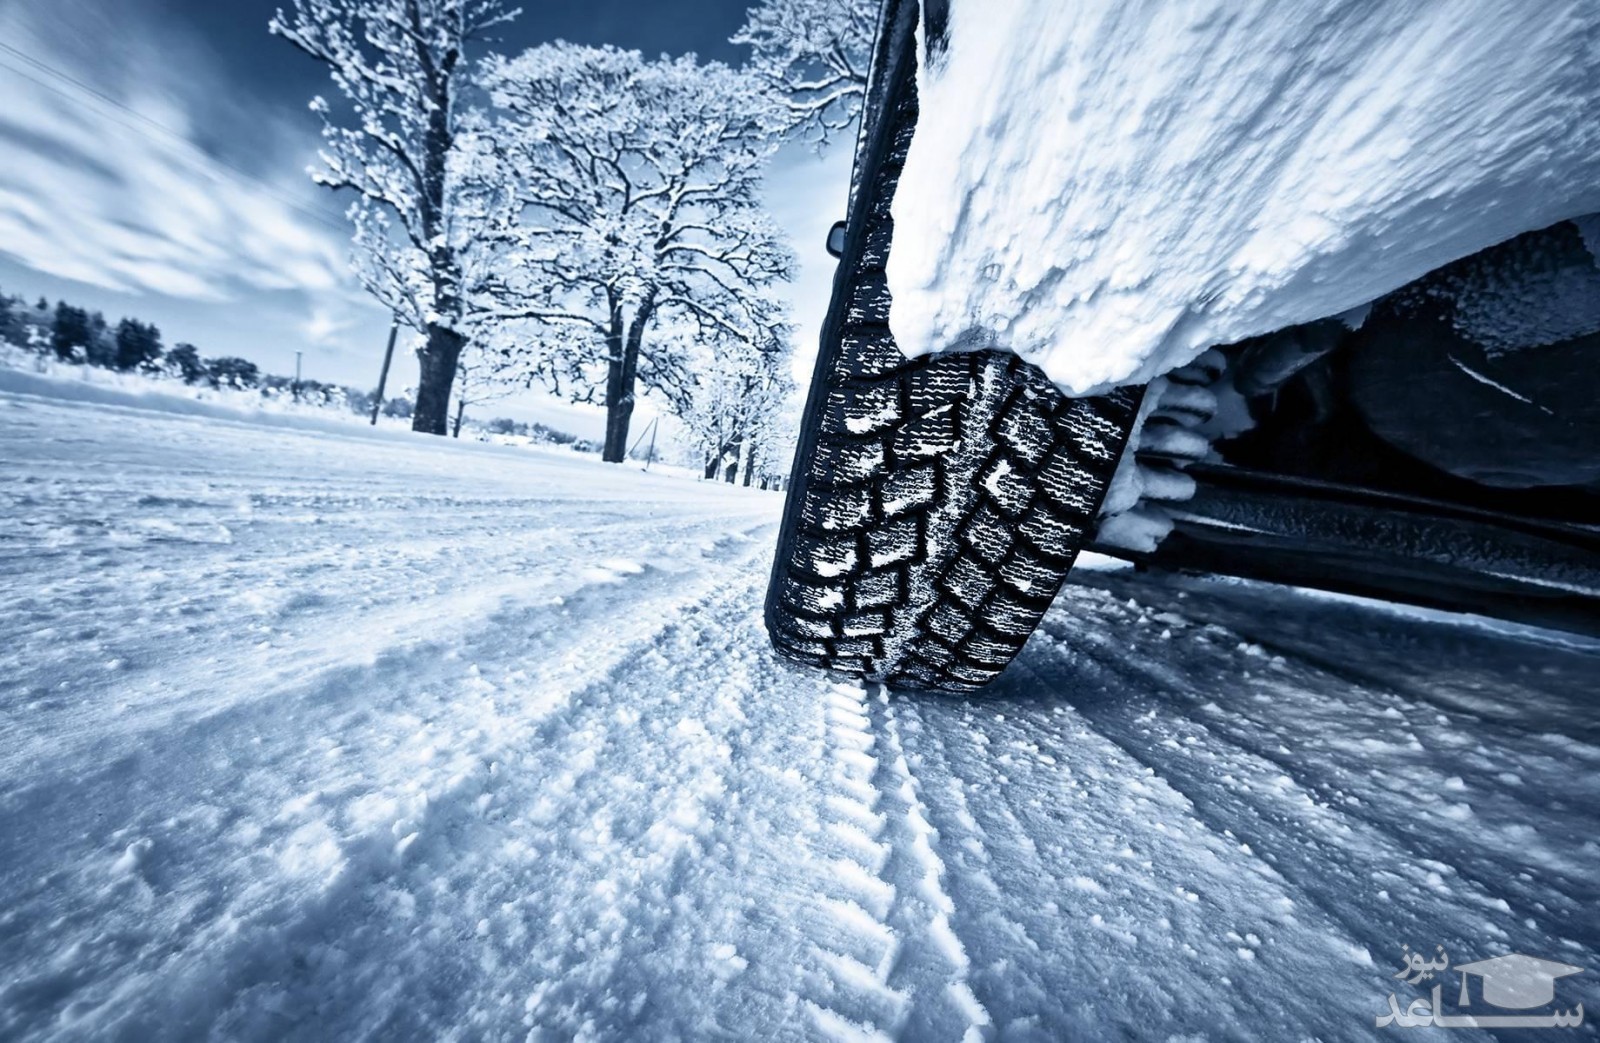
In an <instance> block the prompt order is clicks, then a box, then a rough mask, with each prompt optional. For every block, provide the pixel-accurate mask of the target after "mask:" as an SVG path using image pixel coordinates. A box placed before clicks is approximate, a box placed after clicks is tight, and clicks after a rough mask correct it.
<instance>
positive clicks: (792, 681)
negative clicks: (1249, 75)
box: [0, 394, 1600, 1040]
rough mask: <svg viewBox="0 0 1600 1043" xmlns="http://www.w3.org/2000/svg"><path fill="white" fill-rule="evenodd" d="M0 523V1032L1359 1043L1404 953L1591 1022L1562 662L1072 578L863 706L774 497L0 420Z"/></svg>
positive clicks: (328, 448)
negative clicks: (1033, 617)
mask: <svg viewBox="0 0 1600 1043" xmlns="http://www.w3.org/2000/svg"><path fill="white" fill-rule="evenodd" d="M0 497H3V499H4V503H5V510H4V512H3V515H0V559H3V566H0V568H3V576H4V584H3V588H0V605H3V615H0V621H3V622H0V626H3V627H4V633H3V638H4V639H3V641H0V684H3V694H0V730H3V732H0V845H3V846H0V1038H6V1039H41V1038H95V1039H130V1040H131V1039H158V1038H161V1039H178V1038H185V1039H187V1038H215V1039H251V1040H255V1039H260V1040H268V1039H284V1038H289V1039H339V1040H352V1039H384V1040H390V1039H435V1038H437V1039H462V1040H476V1039H524V1038H533V1039H568V1038H585V1039H621V1038H636V1039H649V1040H666V1039H707V1038H738V1039H757V1038H781V1039H809V1038H816V1039H873V1038H900V1039H906V1040H940V1039H962V1038H964V1037H967V1038H998V1039H1028V1038H1038V1039H1060V1038H1066V1039H1086V1040H1103V1039H1116V1038H1129V1039H1168V1038H1174V1037H1180V1036H1181V1037H1183V1038H1258V1039H1264V1040H1288V1039H1300V1038H1309V1037H1313V1036H1315V1037H1318V1038H1322V1039H1367V1038H1371V1037H1372V1036H1373V1034H1374V1032H1375V1028H1374V1018H1375V1016H1377V1015H1380V1014H1383V1013H1384V1012H1385V1011H1386V1010H1387V1009H1388V1002H1387V1001H1388V997H1389V995H1390V994H1391V993H1396V992H1398V993H1399V994H1400V1003H1401V1005H1402V1007H1404V1005H1405V1004H1407V1003H1409V1002H1410V1000H1412V999H1413V998H1416V997H1420V996H1426V991H1425V990H1426V988H1427V986H1426V985H1425V984H1424V985H1420V986H1410V985H1407V984H1406V983H1404V982H1400V981H1396V980H1395V979H1394V978H1393V975H1394V972H1395V971H1396V970H1397V969H1398V968H1399V967H1400V965H1401V961H1402V956H1403V953H1402V951H1401V946H1402V944H1407V945H1409V946H1411V947H1412V949H1416V950H1419V951H1423V952H1427V953H1430V954H1432V953H1434V952H1436V950H1435V948H1434V947H1435V946H1436V945H1442V946H1443V947H1444V948H1445V949H1446V950H1447V951H1448V953H1449V955H1450V956H1451V958H1452V959H1453V961H1454V962H1455V963H1461V962H1465V961H1467V960H1469V959H1480V958H1483V957H1488V956H1492V955H1497V954H1499V953H1502V952H1506V951H1511V950H1517V951H1521V952H1525V953H1530V954H1533V955H1538V956H1544V957H1549V958H1553V959H1559V960H1563V961H1566V962H1568V963H1572V964H1577V965H1581V966H1583V967H1585V968H1587V969H1588V972H1587V973H1586V974H1583V975H1579V976H1577V977H1572V978H1566V979H1563V980H1562V981H1560V982H1559V983H1557V996H1558V1001H1559V1003H1560V1005H1562V1006H1565V1007H1570V1006H1572V1005H1574V1004H1576V1003H1577V1002H1580V1001H1581V1002H1584V1004H1585V1006H1586V1008H1588V1009H1590V1010H1591V1011H1595V1012H1600V1002H1597V1001H1600V993H1597V989H1596V980H1597V979H1600V959H1597V958H1596V950H1597V949H1600V923H1597V918H1596V909H1597V908H1600V871H1597V869H1596V865H1597V860H1600V697H1597V689H1600V684H1597V682H1600V645H1597V644H1596V643H1595V642H1584V641H1582V640H1580V639H1576V638H1568V637H1564V636H1560V635H1552V634H1544V633H1540V632H1534V631H1527V632H1515V633H1513V632H1499V631H1496V630H1492V629H1489V628H1487V627H1485V626H1474V625H1465V624H1461V623H1457V622H1441V621H1439V620H1438V619H1437V618H1424V617H1423V616H1421V615H1420V614H1414V613H1406V612H1403V611H1399V610H1389V609H1385V608H1379V607H1372V606H1367V605H1362V604H1356V603H1353V602H1349V601H1342V600H1335V599H1330V598H1323V597H1316V596H1310V595H1301V594H1295V593H1292V592H1285V591H1275V590H1272V589H1269V588H1264V587H1260V586H1254V585H1247V584H1232V583H1227V584H1225V583H1220V582H1206V581H1200V580H1186V581H1177V580H1171V579H1168V580H1161V579H1157V578H1154V577H1145V576H1139V575H1135V574H1133V573H1130V572H1087V573H1084V574H1083V575H1081V576H1080V577H1079V578H1078V580H1077V582H1076V583H1075V585H1073V586H1071V587H1069V588H1068V590H1067V591H1066V592H1065V593H1064V594H1063V595H1062V598H1061V600H1060V601H1059V603H1058V605H1057V607H1056V609H1055V610H1053V612H1052V614H1051V615H1050V616H1049V617H1048V619H1047V621H1046V625H1045V628H1044V632H1043V633H1042V634H1041V635H1039V636H1037V637H1036V638H1035V639H1034V641H1033V643H1032V644H1030V646H1029V647H1028V649H1027V650H1026V651H1025V652H1024V654H1023V656H1022V658H1021V659H1020V660H1019V661H1018V663H1017V664H1016V666H1015V667H1014V668H1013V669H1012V670H1011V671H1010V672H1009V673H1008V674H1007V675H1006V677H1005V678H1003V679H1002V681H1001V682H1000V683H999V684H998V685H997V687H996V688H995V689H994V690H993V691H992V693H990V694H988V695H986V696H985V697H984V698H982V699H976V700H956V699H943V698H932V697H907V696H895V697H889V698H885V697H884V695H883V693H882V692H880V691H879V690H877V689H876V688H866V689H863V688H862V687H860V686H855V685H848V684H840V683H837V682H836V681H832V680H829V679H827V678H824V677H821V676H818V675H815V674H812V673H809V672H806V671H802V670H797V669H792V668H790V667H788V666H786V665H784V664H783V663H780V662H778V661H776V660H775V659H774V657H773V656H772V654H771V653H770V651H769V649H768V646H767V642H766V640H765V637H764V635H763V633H762V630H761V625H760V618H759V607H760V596H761V593H762V590H763V587H764V584H765V572H766V568H767V565H768V562H769V557H770V553H771V546H772V541H773V536H774V530H775V522H776V517H777V512H778V509H779V501H778V498H777V497H776V496H773V495H770V494H761V493H755V492H750V491H745V490H734V489H728V488H725V487H712V486H706V485H702V484H700V483H695V482H691V481H686V480H683V479H675V478H668V477H659V476H648V475H641V474H639V473H638V472H637V471H634V470H631V469H617V468H608V467H605V466H603V465H599V464H595V463H591V462H589V461H587V460H584V459H579V458H570V459H569V458H565V457H561V456H556V455H550V454H542V453H538V452H534V451H529V450H518V449H512V448H500V447H489V446H478V445H467V444H451V443H443V442H438V441H432V440H425V439H417V438H412V437H409V436H400V435H394V434H382V433H379V434H368V433H367V432H365V431H364V430H361V429H359V428H352V429H351V430H350V432H349V433H348V434H329V433H326V432H303V431H296V430H292V429H288V428H283V427H265V426H259V425H255V424H252V423H247V422H242V421H241V422H226V421H220V420H216V419H202V418H196V417H185V416H178V415H169V414H163V413H159V412H154V411H146V410H138V409H129V408H120V407H115V406H109V405H89V404H84V403H72V402H65V401H56V400H51V399H46V398H37V397H31V396H27V395H19V394H0ZM1441 977H1442V978H1443V980H1444V982H1445V985H1446V988H1445V992H1446V994H1447V996H1450V997H1451V998H1452V999H1453V998H1454V992H1455V987H1456V981H1457V979H1456V976H1455V975H1454V974H1453V973H1449V972H1446V973H1445V974H1443V975H1442V976H1441ZM1383 1031H1385V1032H1388V1033H1394V1032H1399V1031H1401V1030H1400V1029H1398V1028H1396V1027H1391V1028H1389V1029H1387V1030H1383ZM1593 1033H1594V1029H1593V1025H1592V1024H1590V1023H1586V1024H1585V1025H1584V1026H1583V1027H1581V1028H1579V1029H1576V1030H1571V1029H1566V1030H1561V1031H1560V1032H1556V1033H1553V1034H1548V1033H1539V1034H1538V1035H1537V1036H1535V1038H1541V1039H1544V1038H1548V1039H1565V1038H1591V1037H1592V1035H1593ZM1379 1034H1380V1035H1381V1034H1382V1033H1381V1032H1380V1033H1379ZM1425 1035H1427V1036H1428V1037H1429V1038H1439V1037H1440V1036H1442V1035H1448V1036H1449V1037H1450V1038H1473V1036H1474V1035H1475V1033H1474V1032H1472V1031H1458V1032H1453V1033H1448V1034H1445V1033H1427V1034H1425ZM1503 1035H1504V1034H1503ZM1402 1038H1404V1037H1402ZM1506 1038H1512V1037H1511V1036H1509V1035H1507V1036H1506Z"/></svg>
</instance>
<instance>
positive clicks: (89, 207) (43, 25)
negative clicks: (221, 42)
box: [0, 0, 359, 300]
mask: <svg viewBox="0 0 1600 1043" xmlns="http://www.w3.org/2000/svg"><path fill="white" fill-rule="evenodd" d="M140 6H141V5H139V4H121V3H119V4H116V5H93V4H85V3H82V2H70V0H68V2H61V0H33V2H32V3H29V2H26V0H25V2H23V3H20V4H8V5H5V6H3V7H0V40H4V41H6V42H7V43H8V44H9V45H10V46H11V47H14V48H16V49H17V50H18V51H21V52H23V54H25V55H26V56H27V58H23V57H20V56H19V55H18V54H16V53H13V52H12V51H9V50H6V51H0V96H3V97H5V99H6V103H5V105H4V106H3V107H0V152H3V153H4V154H5V155H6V160H5V162H4V163H0V250H4V251H5V252H6V253H8V254H10V255H12V256H13V257H14V258H16V259H17V260H18V261H20V262H21V263H23V264H25V265H28V266H29V267H32V268H35V269H37V270H39V271H43V272H47V273H50V274H53V275H57V276H62V277H65V278H70V279H75V280H78V281H81V282H86V283H90V284H93V285H97V286H102V287H105V288H107V289H114V290H121V291H125V292H134V293H152V294H162V295H167V296H172V297H180V298H188V299H194V300H225V299H230V298H234V297H237V296H239V295H240V294H241V293H244V292H248V291H251V290H256V291H260V290H302V291H306V292H308V293H311V294H313V295H316V296H319V297H345V298H348V297H350V296H353V295H355V294H358V293H359V290H358V289H357V288H356V286H355V283H354V280H353V279H352V278H351V276H350V275H349V273H348V270H347V261H346V257H347V252H348V247H347V245H346V243H347V240H346V238H345V235H344V233H343V230H342V228H340V227H339V222H338V221H337V220H335V221H334V222H333V223H332V225H331V226H330V225H329V224H327V223H324V222H323V221H320V220H319V219H318V218H317V217H316V216H313V215H314V214H315V213H316V212H318V210H319V209H320V210H321V211H327V210H328V209H329V208H330V201H329V200H318V199H317V198H316V197H315V196H314V195H313V194H312V193H313V192H314V191H315V190H314V189H312V188H310V187H309V186H308V185H307V184H306V183H305V182H298V181H297V182H295V183H286V184H282V185H276V184H270V183H267V182H264V181H258V180H255V179H253V178H251V177H249V176H246V175H243V174H241V173H239V172H236V171H234V170H232V169H229V167H227V166H226V165H224V164H223V163H221V162H219V161H217V160H216V159H213V158H212V157H210V156H209V155H207V154H206V152H205V151H203V150H202V149H201V148H200V147H198V146H197V145H195V144H193V142H192V138H193V130H192V128H191V125H190V124H191V120H190V118H189V113H191V112H192V111H195V110H196V109H198V108H200V106H201V102H202V101H203V99H204V92H207V91H213V90H216V89H217V85H218V83H219V82H221V81H222V76H221V74H220V73H219V72H218V70H216V69H215V68H212V65H213V60H212V59H211V56H210V55H209V54H208V53H206V52H204V50H203V49H202V48H200V47H198V46H197V45H196V44H195V42H194V41H193V40H192V39H188V38H186V37H185V35H184V33H183V31H182V29H181V28H179V27H173V26H164V27H163V28H162V29H161V31H160V37H159V39H157V38H156V34H155V30H154V29H153V28H152V26H151V24H150V23H148V22H146V21H144V20H143V19H142V18H141V17H140V15H141V12H140V11H139V10H138V8H139V7H140ZM72 23H76V24H78V25H80V26H81V25H83V24H87V25H88V26H90V27H91V28H92V29H93V30H94V32H93V36H95V37H98V39H95V40H94V41H93V46H83V45H82V43H83V41H84V40H85V39H86V37H87V36H88V35H89V34H88V33H86V32H85V31H84V30H83V29H82V28H79V29H78V30H77V32H76V33H73V32H70V31H67V30H66V29H65V28H64V26H67V25H69V24H72ZM74 43H77V44H80V45H79V46H74ZM267 43H268V41H267V40H266V34H265V30H264V29H263V45H266V44H267ZM108 49H109V50H110V51H112V52H113V53H110V54H108V53H107V51H108ZM96 55H104V56H105V60H104V61H97V60H95V56H96ZM29 58H31V59H33V60H34V61H36V62H38V63H39V64H33V63H32V62H30V61H28V60H27V59H29ZM74 81H76V82H74ZM107 99H110V100H109V101H108V100H107ZM129 110H131V111H129ZM157 125H159V127H162V128H167V130H165V131H164V130H161V129H158V126H157ZM168 131H170V132H171V133H169V132H168ZM252 135H253V137H254V138H256V139H257V140H259V141H260V144H261V147H262V148H263V149H271V148H274V147H277V148H281V143H282V134H281V132H280V129H279V125H278V124H277V123H276V122H275V118H274V117H272V116H271V115H270V114H266V113H263V114H261V124H260V126H259V127H252ZM302 208H305V209H302ZM307 210H311V211H312V212H311V213H308V212H306V211H307Z"/></svg>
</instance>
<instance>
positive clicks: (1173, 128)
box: [889, 0, 1600, 394]
mask: <svg viewBox="0 0 1600 1043" xmlns="http://www.w3.org/2000/svg"><path fill="white" fill-rule="evenodd" d="M951 6H952V10H951V20H950V35H949V47H948V49H947V50H946V52H945V53H944V54H943V55H942V56H936V57H935V58H934V60H933V62H932V63H931V65H930V67H928V68H926V69H924V70H923V71H922V72H921V74H920V75H921V83H920V86H919V90H920V97H921V111H922V113H923V115H922V117H921V120H920V122H919V125H918V128H917V135H916V138H915V140H914V142H913V143H912V146H911V152H910V155H909V158H908V160H907V164H906V169H905V173H904V176H903V178H902V180H901V182H900V186H899V190H898V194H897V198H896V200H895V205H894V215H895V227H896V242H895V250H894V253H893V255H892V257H891V258H890V262H889V281H890V287H891V289H892V291H893V293H894V309H893V316H892V324H893V326H894V330H895V336H896V338H897V340H898V341H899V343H900V345H901V347H902V348H903V349H904V350H905V351H906V352H907V353H908V354H913V355H916V354H924V353H927V352H932V351H941V350H959V349H965V348H984V347H999V348H1005V349H1008V350H1011V351H1015V352H1016V353H1018V354H1020V355H1022V356H1023V357H1025V358H1028V359H1030V360H1031V361H1033V362H1035V363H1037V364H1038V365H1040V366H1041V367H1042V368H1043V369H1044V370H1045V372H1046V373H1048V374H1049V375H1050V377H1051V379H1053V380H1054V381H1055V382H1056V383H1057V384H1058V385H1059V386H1060V387H1061V388H1062V389H1063V390H1064V391H1066V392H1068V393H1069V394H1087V393H1092V392H1094V391H1097V390H1101V389H1105V388H1108V387H1111V386H1115V385H1118V384H1124V383H1129V382H1135V381H1141V382H1142V381H1145V380H1149V379H1150V378H1152V377H1154V376H1156V375H1158V374H1160V373H1162V372H1165V371H1168V370H1170V369H1172V368H1173V367H1175V366H1178V365H1181V364H1183V363H1185V362H1187V361H1189V360H1190V359H1192V358H1194V357H1195V356H1196V355H1198V354H1199V353H1200V352H1201V351H1203V350H1204V349H1205V348H1206V347H1207V346H1209V345H1213V344H1219V343H1229V342H1232V341H1236V340H1239V339H1242V338H1244V337H1249V336H1254V335H1257V334H1262V333H1267V332H1270V331H1272V330H1274V329H1278V328H1281V327H1283V326H1285V325H1290V324H1293V323H1299V322H1306V321H1310V320H1313V319H1317V318H1322V317H1325V316H1330V315H1336V314H1339V313H1341V312H1344V311H1346V310H1348V309H1350V308H1352V307H1355V306H1357V305H1360V304H1362V303H1363V302H1366V301H1369V300H1371V299H1373V298H1374V297H1377V296H1380V295H1381V294H1383V293H1386V292H1388V291H1390V290H1393V289H1396V288H1397V287H1399V286H1401V285H1403V284H1404V283H1406V282H1408V281H1410V280H1411V279H1414V278H1416V277H1418V276H1420V275H1422V274H1424V273H1426V272H1427V271H1429V270H1431V269H1433V268H1436V267H1438V266H1439V265H1441V264H1444V263H1446V262H1449V261H1451V260H1454V259H1456V258H1459V257H1462V256H1465V255H1467V254H1470V253H1472V252H1474V251H1476V250H1479V249H1482V248H1484V247H1486V246H1490V245H1493V244H1494V243H1497V242H1500V241H1502V240H1505V239H1507V238H1509V237H1511V236H1513V235H1516V234H1518V233H1521V232H1524V231H1528V230H1530V229H1534V228H1542V227H1544V226H1546V225H1549V224H1552V223H1554V222H1556V221H1560V220H1562V219H1565V218H1570V217H1575V216H1578V215H1581V214H1586V213H1590V212H1592V211H1595V210H1600V5H1596V4H1594V3H1592V2H1590V0H1549V2H1546V3H1540V4H1534V5H1530V4H1527V3H1526V2H1525V0H1306V2H1301V3H1295V4H1287V3H1281V2H1274V0H1205V2H1194V3H1184V4H1172V3H1163V2H1160V0H1079V2H1074V3H1071V4H1062V3H1060V2H1059V0H954V2H953V3H952V5H951Z"/></svg>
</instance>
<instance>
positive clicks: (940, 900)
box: [809, 684, 989, 1041]
mask: <svg viewBox="0 0 1600 1043" xmlns="http://www.w3.org/2000/svg"><path fill="white" fill-rule="evenodd" d="M827 717H828V728H829V735H830V744H829V746H830V750H831V753H832V757H833V761H834V769H835V770H834V780H835V783H836V785H837V786H838V788H839V790H840V791H841V792H838V793H835V794H833V795H830V796H829V798H828V799H827V802H826V803H827V806H828V808H829V809H830V811H831V812H832V813H833V820H832V821H831V822H830V823H829V824H828V825H827V827H826V830H827V831H828V833H829V834H831V835H832V836H834V837H836V838H838V841H839V846H840V848H841V850H840V851H839V852H838V853H837V855H836V861H835V866H836V868H837V870H838V883H839V885H840V890H841V891H842V892H843V896H840V897H833V896H825V897H822V898H819V906H820V907H821V908H823V909H824V910H825V911H827V912H828V913H829V914H830V915H831V916H832V917H833V918H834V920H835V921H836V922H837V924H838V925H839V926H840V927H842V928H844V929H845V933H846V935H847V939H848V936H849V935H852V934H853V936H854V941H855V944H854V945H848V944H847V945H842V946H839V948H849V949H850V950H851V951H848V952H839V951H835V949H834V948H830V947H829V944H828V943H827V942H821V943H819V944H818V945H817V948H816V953H815V956H816V959H817V961H818V962H819V963H820V964H821V965H822V967H823V968H824V969H825V972H826V977H825V984H824V986H823V988H822V989H821V990H820V991H821V994H820V995H819V996H815V997H812V998H811V999H810V1000H809V1008H810V1011H811V1013H812V1017H813V1023H814V1025H815V1026H816V1028H817V1029H819V1030H820V1031H822V1032H823V1033H824V1034H826V1035H828V1036H830V1037H832V1038H834V1039H838V1040H851V1041H853V1040H862V1039H891V1040H893V1039H909V1040H940V1039H961V1040H973V1039H982V1038H985V1035H986V1034H985V1030H986V1028H987V1027H988V1025H989V1017H988V1013H987V1011H985V1010H984V1008H983V1005H982V1004H981V1003H979V1002H978V1000H977V997H976V996H974V995H973V993H972V990H971V988H970V987H969V986H968V984H967V970H968V967H969V961H968V959H967V955H966V950H965V947H964V946H963V945H962V942H961V939H960V938H959V937H957V935H956V933H955V931H954V930H953V929H952V928H951V923H950V920H951V916H952V914H953V913H954V912H955V904H954V902H953V900H952V899H951V897H950V895H949V893H947V891H946V890H945V887H944V873H945V869H944V863H943V862H942V861H941V860H940V858H939V855H938V854H937V852H936V850H935V846H934V845H935V842H936V840H937V833H936V832H935V830H934V829H933V827H932V826H931V825H930V824H929V822H928V817H927V810H926V807H925V806H924V804H923V802H922V798H921V783H920V781H919V780H918V779H917V778H916V776H915V775H914V774H913V773H912V771H911V768H910V766H909V764H908V763H907V760H906V755H905V750H904V748H903V747H902V744H901V737H900V729H899V724H898V721H897V719H896V710H895V708H894V706H893V705H892V704H891V703H890V702H889V699H888V697H887V694H886V693H885V692H884V690H883V689H882V687H881V686H873V689H872V692H871V694H870V696H869V693H868V692H867V690H865V689H863V688H862V686H860V685H859V684H840V685H835V686H834V688H833V689H832V691H831V692H830V695H829V700H828V709H827ZM834 944H835V945H837V944H838V943H837V942H835V943H834Z"/></svg>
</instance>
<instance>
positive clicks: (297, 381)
mask: <svg viewBox="0 0 1600 1043" xmlns="http://www.w3.org/2000/svg"><path fill="white" fill-rule="evenodd" d="M294 400H295V401H296V402H298V401H300V352H298V351H297V352H295V353H294Z"/></svg>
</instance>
